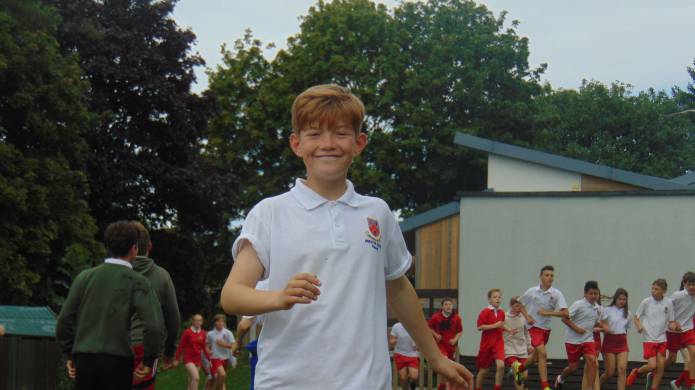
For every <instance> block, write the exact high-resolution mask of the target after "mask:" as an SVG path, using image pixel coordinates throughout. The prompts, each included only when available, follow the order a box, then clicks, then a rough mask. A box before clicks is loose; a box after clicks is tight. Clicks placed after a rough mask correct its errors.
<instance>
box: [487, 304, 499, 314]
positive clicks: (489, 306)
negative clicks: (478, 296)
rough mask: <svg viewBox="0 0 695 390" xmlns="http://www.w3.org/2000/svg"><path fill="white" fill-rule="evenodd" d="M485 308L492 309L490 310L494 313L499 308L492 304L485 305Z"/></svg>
mask: <svg viewBox="0 0 695 390" xmlns="http://www.w3.org/2000/svg"><path fill="white" fill-rule="evenodd" d="M487 308H488V309H490V310H492V311H493V312H495V313H497V311H498V310H499V309H496V308H495V307H494V306H492V305H487Z"/></svg>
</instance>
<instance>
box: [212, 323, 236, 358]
mask: <svg viewBox="0 0 695 390" xmlns="http://www.w3.org/2000/svg"><path fill="white" fill-rule="evenodd" d="M218 340H222V342H225V343H228V344H229V343H233V342H234V335H233V334H232V332H231V331H230V330H229V329H227V328H222V330H217V328H212V330H210V331H208V333H207V340H206V342H207V344H208V345H209V346H210V350H211V352H212V354H210V358H211V359H221V360H225V359H233V358H234V355H232V350H231V349H229V348H223V347H220V346H219V345H217V341H218Z"/></svg>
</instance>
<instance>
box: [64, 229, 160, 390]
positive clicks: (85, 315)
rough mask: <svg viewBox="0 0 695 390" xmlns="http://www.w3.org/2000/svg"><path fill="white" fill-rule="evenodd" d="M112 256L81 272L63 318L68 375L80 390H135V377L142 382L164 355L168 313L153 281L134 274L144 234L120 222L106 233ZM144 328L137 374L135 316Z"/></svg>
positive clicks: (68, 298) (105, 238)
mask: <svg viewBox="0 0 695 390" xmlns="http://www.w3.org/2000/svg"><path fill="white" fill-rule="evenodd" d="M104 244H105V246H106V249H107V250H108V254H109V257H108V258H107V259H106V260H105V261H104V263H103V264H101V265H98V266H96V267H93V268H90V269H88V270H86V271H83V272H81V273H80V274H79V275H77V277H76V278H75V280H74V281H73V283H72V285H71V286H70V292H69V293H68V297H67V298H66V300H65V303H64V304H63V308H62V309H61V311H60V314H59V315H58V323H57V324H56V341H57V343H58V346H59V348H60V350H61V351H62V352H63V353H64V354H65V355H66V356H67V369H68V376H69V377H71V378H72V379H75V380H76V383H75V388H76V389H78V390H80V389H89V390H91V389H130V388H131V385H132V381H133V375H135V377H136V378H138V379H142V378H144V377H145V376H147V375H149V374H150V373H151V372H152V365H153V364H154V361H155V359H156V358H157V356H158V355H159V354H160V353H161V352H162V341H163V340H164V332H165V331H164V327H163V323H164V321H163V319H162V310H161V308H160V306H159V301H158V300H157V296H156V294H155V292H154V291H153V290H152V286H150V282H149V281H147V279H146V278H145V277H144V276H142V275H140V274H139V273H137V272H135V271H133V266H132V264H131V263H132V262H133V260H135V257H136V256H137V253H138V231H137V229H136V228H135V226H134V225H133V224H131V223H130V222H127V221H120V222H115V223H112V224H110V225H109V226H108V227H107V228H106V231H105V232H104ZM133 313H137V314H138V317H139V318H140V321H141V325H142V343H143V359H142V362H141V363H140V364H139V365H138V366H137V367H135V372H133V368H134V367H133V351H132V349H131V346H130V327H131V323H132V315H133Z"/></svg>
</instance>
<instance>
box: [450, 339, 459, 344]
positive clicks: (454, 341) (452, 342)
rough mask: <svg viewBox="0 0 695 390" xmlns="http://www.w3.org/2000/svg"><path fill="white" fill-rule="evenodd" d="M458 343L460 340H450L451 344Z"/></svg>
mask: <svg viewBox="0 0 695 390" xmlns="http://www.w3.org/2000/svg"><path fill="white" fill-rule="evenodd" d="M456 343H458V340H454V339H451V340H449V344H451V345H456Z"/></svg>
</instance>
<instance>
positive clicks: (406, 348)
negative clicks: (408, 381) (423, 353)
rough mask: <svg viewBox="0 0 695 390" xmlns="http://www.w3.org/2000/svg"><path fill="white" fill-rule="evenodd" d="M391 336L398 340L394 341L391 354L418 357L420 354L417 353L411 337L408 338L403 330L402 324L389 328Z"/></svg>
mask: <svg viewBox="0 0 695 390" xmlns="http://www.w3.org/2000/svg"><path fill="white" fill-rule="evenodd" d="M391 336H394V337H396V338H397V339H398V340H397V341H396V346H395V347H394V348H393V352H395V353H397V354H399V355H403V356H410V357H419V356H420V354H419V353H418V351H417V347H416V346H415V342H414V341H413V339H412V337H410V334H409V333H408V331H407V330H405V327H403V324H401V323H400V322H397V323H396V324H394V325H393V327H392V328H391Z"/></svg>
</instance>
